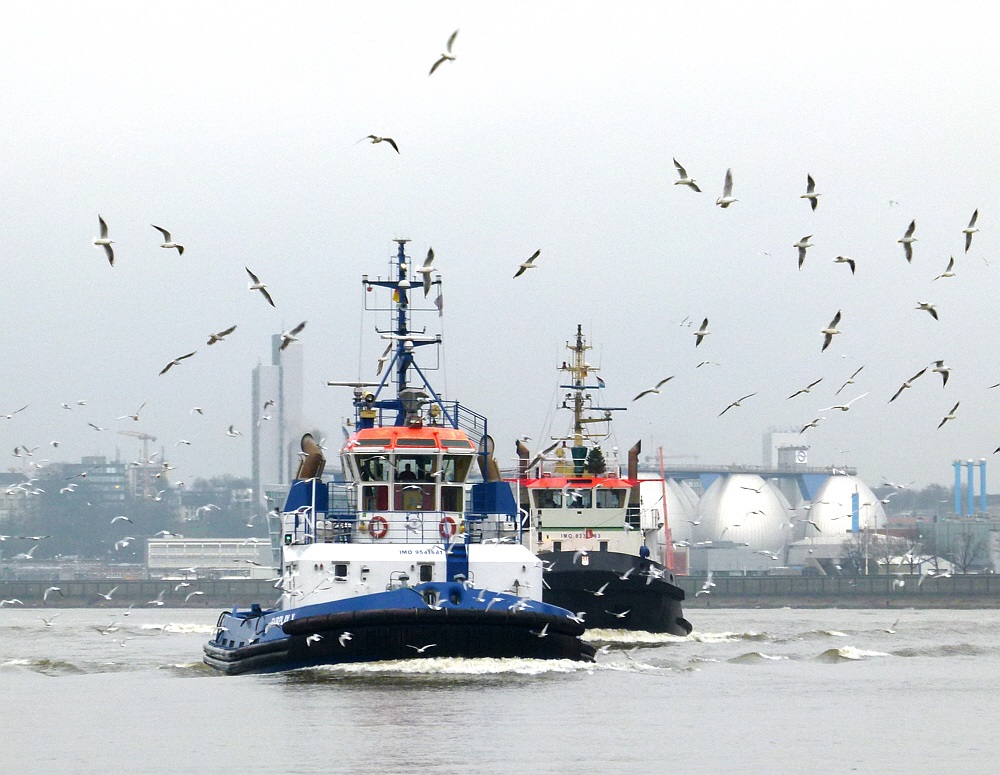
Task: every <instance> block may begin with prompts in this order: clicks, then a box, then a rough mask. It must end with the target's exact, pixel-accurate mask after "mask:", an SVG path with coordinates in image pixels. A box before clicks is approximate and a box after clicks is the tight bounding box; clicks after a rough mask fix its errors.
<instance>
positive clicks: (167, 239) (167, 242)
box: [149, 223, 184, 256]
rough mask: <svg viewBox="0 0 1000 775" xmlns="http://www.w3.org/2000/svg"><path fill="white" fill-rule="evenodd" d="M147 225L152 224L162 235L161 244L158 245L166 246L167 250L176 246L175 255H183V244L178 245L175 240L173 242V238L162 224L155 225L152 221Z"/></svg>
mask: <svg viewBox="0 0 1000 775" xmlns="http://www.w3.org/2000/svg"><path fill="white" fill-rule="evenodd" d="M149 225H150V226H152V227H153V228H154V229H156V230H157V231H158V232H160V234H162V235H163V244H162V245H160V247H161V248H167V249H168V250H170V249H172V248H177V255H179V256H183V255H184V246H183V245H178V244H177V243H176V242H174V240H173V238H172V237H171V236H170V232H169V231H167V230H166V229H164V228H163V227H162V226H157V225H156V224H154V223H151V224H149Z"/></svg>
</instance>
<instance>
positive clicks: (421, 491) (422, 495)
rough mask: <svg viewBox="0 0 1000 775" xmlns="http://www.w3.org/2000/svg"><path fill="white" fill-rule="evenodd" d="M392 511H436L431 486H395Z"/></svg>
mask: <svg viewBox="0 0 1000 775" xmlns="http://www.w3.org/2000/svg"><path fill="white" fill-rule="evenodd" d="M394 489H395V491H396V495H395V498H394V501H393V502H394V507H393V508H394V509H395V510H396V511H437V509H435V508H434V485H433V484H406V483H405V482H400V483H399V484H397V485H396V486H395V488H394Z"/></svg>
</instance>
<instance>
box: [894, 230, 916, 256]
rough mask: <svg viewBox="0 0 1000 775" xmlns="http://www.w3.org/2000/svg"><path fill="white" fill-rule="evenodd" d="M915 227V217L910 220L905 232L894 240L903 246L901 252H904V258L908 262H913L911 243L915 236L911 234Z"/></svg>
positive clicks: (914, 240)
mask: <svg viewBox="0 0 1000 775" xmlns="http://www.w3.org/2000/svg"><path fill="white" fill-rule="evenodd" d="M916 229H917V221H916V219H914V220H912V221H910V225H909V227H908V228H907V229H906V234H904V235H903V237H902V238H901V239H898V240H896V242H899V243H900V244H902V246H903V252H904V253H905V254H906V260H907V261H908V262H909V263H912V262H913V243H914V242H916V241H917V238H916V237H914V236H913V232H914V231H916Z"/></svg>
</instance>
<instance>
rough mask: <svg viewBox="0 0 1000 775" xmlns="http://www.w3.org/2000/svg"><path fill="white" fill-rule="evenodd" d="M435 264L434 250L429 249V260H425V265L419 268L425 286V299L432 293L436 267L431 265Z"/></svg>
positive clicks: (417, 270)
mask: <svg viewBox="0 0 1000 775" xmlns="http://www.w3.org/2000/svg"><path fill="white" fill-rule="evenodd" d="M433 263H434V248H427V258H425V259H424V265H423V266H420V267H417V269H416V272H417V274H419V275H421V276H422V277H423V285H424V298H425V299H426V298H427V294H429V293H430V292H431V274H432V273H433V272H434V267H433V266H431V264H433Z"/></svg>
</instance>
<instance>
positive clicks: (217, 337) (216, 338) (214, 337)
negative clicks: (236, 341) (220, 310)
mask: <svg viewBox="0 0 1000 775" xmlns="http://www.w3.org/2000/svg"><path fill="white" fill-rule="evenodd" d="M235 330H236V326H230V327H229V328H227V329H226V330H225V331H220V332H219V333H217V334H209V335H208V344H210V345H212V344H215V343H216V342H221V341H222V340H223V339H225V338H226V337H227V336H229V335H230V334H231V333H233V331H235Z"/></svg>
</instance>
